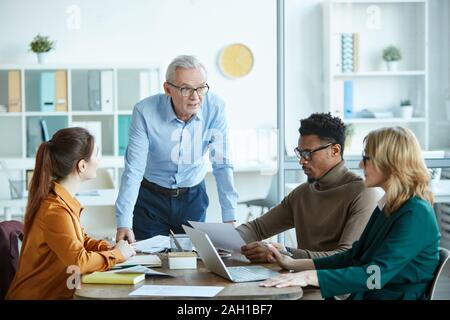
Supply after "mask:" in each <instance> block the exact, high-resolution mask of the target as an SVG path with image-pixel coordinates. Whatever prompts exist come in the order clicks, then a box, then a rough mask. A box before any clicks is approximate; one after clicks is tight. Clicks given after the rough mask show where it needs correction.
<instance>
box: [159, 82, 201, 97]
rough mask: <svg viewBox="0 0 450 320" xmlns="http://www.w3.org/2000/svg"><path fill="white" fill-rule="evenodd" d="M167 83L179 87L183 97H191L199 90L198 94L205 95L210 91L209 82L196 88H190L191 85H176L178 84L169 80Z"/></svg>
mask: <svg viewBox="0 0 450 320" xmlns="http://www.w3.org/2000/svg"><path fill="white" fill-rule="evenodd" d="M167 83H168V84H169V85H171V86H172V87H174V88H177V89H178V91H180V94H181V95H182V96H183V97H191V96H192V95H193V94H194V92H197V94H198V95H199V96H202V97H203V96H204V95H205V94H207V93H208V91H209V86H208V84H205V85H204V86H201V87H198V88H196V89H194V88H189V87H179V86H176V85H174V84H173V83H170V82H167Z"/></svg>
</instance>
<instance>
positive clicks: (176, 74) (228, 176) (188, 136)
mask: <svg viewBox="0 0 450 320" xmlns="http://www.w3.org/2000/svg"><path fill="white" fill-rule="evenodd" d="M206 79H207V73H206V69H205V67H204V66H203V65H202V64H201V63H200V62H199V61H198V60H197V59H196V58H195V57H192V56H179V57H177V58H175V59H174V60H173V61H172V62H171V63H170V65H169V67H168V68H167V72H166V82H164V91H165V94H157V95H154V96H151V97H148V98H146V99H144V100H142V101H140V102H138V103H137V104H136V105H135V107H134V109H133V116H132V123H131V126H130V131H129V142H128V146H127V150H126V153H125V171H124V173H123V176H122V183H121V185H120V190H119V196H118V198H117V201H116V218H117V235H116V240H117V241H118V240H121V239H128V241H129V242H134V241H135V238H136V239H137V240H142V239H146V238H150V237H153V236H155V235H159V234H162V235H168V234H169V230H170V229H172V230H173V231H174V232H175V233H183V230H182V228H181V225H182V224H186V223H187V221H188V220H194V221H204V220H205V213H206V209H207V207H208V204H209V200H208V196H207V194H206V190H205V182H204V178H205V175H206V172H207V164H206V163H205V162H204V157H203V156H204V155H205V153H206V152H207V151H208V150H209V156H210V160H211V163H212V167H213V174H214V176H215V178H216V181H217V189H218V193H219V201H220V205H221V208H222V220H223V221H224V222H234V221H235V210H236V205H237V198H238V194H237V192H236V190H235V187H234V182H233V166H232V164H231V159H230V153H229V144H228V123H227V119H226V115H225V104H224V102H223V101H222V100H221V99H220V98H219V97H218V96H216V95H214V94H213V93H211V92H209V85H208V84H207V82H206Z"/></svg>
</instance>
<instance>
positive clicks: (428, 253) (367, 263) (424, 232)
mask: <svg viewBox="0 0 450 320" xmlns="http://www.w3.org/2000/svg"><path fill="white" fill-rule="evenodd" d="M364 142H365V146H364V153H363V156H362V160H361V162H360V168H361V169H363V170H364V176H365V185H366V186H367V187H381V188H382V189H383V190H384V191H385V195H384V196H383V198H382V199H381V200H380V201H379V203H378V206H377V207H376V208H375V210H374V212H373V214H372V216H371V218H370V220H369V222H368V224H367V226H366V228H365V230H364V232H363V233H362V235H361V237H360V239H359V241H356V242H355V243H354V244H353V246H352V248H351V249H349V250H348V251H346V252H343V253H340V254H336V255H333V256H330V257H326V258H319V259H312V260H311V259H297V260H294V259H292V258H289V257H286V256H282V255H281V254H280V253H279V252H278V251H277V250H276V249H274V248H271V251H272V252H273V253H274V255H275V257H276V259H277V261H278V263H279V264H280V265H281V266H282V267H284V268H286V269H291V270H295V271H302V272H298V273H288V274H284V275H281V276H279V277H276V278H273V279H269V280H266V281H265V282H264V283H262V286H267V287H270V286H276V287H286V286H307V285H312V286H318V287H320V291H321V294H322V296H323V297H324V298H333V297H334V296H339V295H346V297H347V298H349V299H412V300H418V299H427V298H428V292H429V288H430V285H431V282H432V280H433V278H434V274H435V272H436V269H437V267H438V263H439V240H440V234H439V227H438V224H437V221H436V216H435V213H434V210H433V207H432V204H433V195H432V194H431V192H430V191H429V190H428V182H429V177H428V172H427V169H426V166H425V162H424V160H423V157H422V154H421V150H420V146H419V143H418V141H417V139H416V137H415V136H414V134H413V133H412V131H411V130H409V129H407V128H403V127H394V128H382V129H378V130H375V131H372V132H370V133H369V134H368V135H367V136H366V138H365V139H364Z"/></svg>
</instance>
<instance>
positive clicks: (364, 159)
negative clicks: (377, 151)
mask: <svg viewBox="0 0 450 320" xmlns="http://www.w3.org/2000/svg"><path fill="white" fill-rule="evenodd" d="M369 160H370V157H367V156H365V155H364V153H363V154H362V162H363V164H364V167H365V166H366V163H367V161H369Z"/></svg>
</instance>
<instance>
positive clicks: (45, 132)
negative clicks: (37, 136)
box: [41, 119, 50, 141]
mask: <svg viewBox="0 0 450 320" xmlns="http://www.w3.org/2000/svg"><path fill="white" fill-rule="evenodd" d="M41 130H42V141H48V140H50V137H49V134H48V127H47V121H45V119H41Z"/></svg>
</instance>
